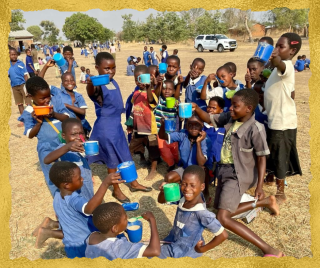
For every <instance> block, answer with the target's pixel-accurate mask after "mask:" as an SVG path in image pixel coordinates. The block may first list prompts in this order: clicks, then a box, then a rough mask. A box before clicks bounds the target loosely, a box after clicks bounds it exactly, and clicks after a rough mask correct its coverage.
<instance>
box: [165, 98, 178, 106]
mask: <svg viewBox="0 0 320 268" xmlns="http://www.w3.org/2000/svg"><path fill="white" fill-rule="evenodd" d="M175 103H176V98H173V97H169V98H166V104H167V108H174V105H175Z"/></svg>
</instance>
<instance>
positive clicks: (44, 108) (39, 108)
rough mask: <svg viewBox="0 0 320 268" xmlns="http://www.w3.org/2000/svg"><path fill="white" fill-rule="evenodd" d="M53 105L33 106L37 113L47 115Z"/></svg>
mask: <svg viewBox="0 0 320 268" xmlns="http://www.w3.org/2000/svg"><path fill="white" fill-rule="evenodd" d="M51 108H52V106H33V110H34V113H35V114H36V115H47V114H49V113H50V109H51Z"/></svg>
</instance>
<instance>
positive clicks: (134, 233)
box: [126, 220, 143, 243]
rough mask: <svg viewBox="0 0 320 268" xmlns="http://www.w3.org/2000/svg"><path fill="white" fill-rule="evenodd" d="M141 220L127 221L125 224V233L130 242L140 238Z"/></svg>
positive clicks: (137, 240)
mask: <svg viewBox="0 0 320 268" xmlns="http://www.w3.org/2000/svg"><path fill="white" fill-rule="evenodd" d="M142 229H143V228H142V222H141V221H139V220H137V221H134V222H128V225H127V230H126V232H127V234H128V237H129V240H130V242H132V243H138V242H140V240H141V239H142Z"/></svg>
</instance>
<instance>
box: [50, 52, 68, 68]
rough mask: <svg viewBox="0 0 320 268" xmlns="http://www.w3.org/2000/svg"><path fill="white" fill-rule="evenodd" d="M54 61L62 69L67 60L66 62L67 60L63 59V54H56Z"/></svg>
mask: <svg viewBox="0 0 320 268" xmlns="http://www.w3.org/2000/svg"><path fill="white" fill-rule="evenodd" d="M53 60H54V61H55V63H56V64H57V65H58V66H59V67H61V66H63V65H65V64H66V60H65V58H64V57H63V55H62V54H61V53H56V54H54V56H53Z"/></svg>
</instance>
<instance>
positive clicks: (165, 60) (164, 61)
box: [161, 50, 169, 63]
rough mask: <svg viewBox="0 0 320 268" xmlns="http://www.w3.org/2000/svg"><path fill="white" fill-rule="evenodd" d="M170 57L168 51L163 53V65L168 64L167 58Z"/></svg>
mask: <svg viewBox="0 0 320 268" xmlns="http://www.w3.org/2000/svg"><path fill="white" fill-rule="evenodd" d="M168 57H169V55H168V51H166V50H165V51H163V53H162V58H161V63H167V58H168Z"/></svg>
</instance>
